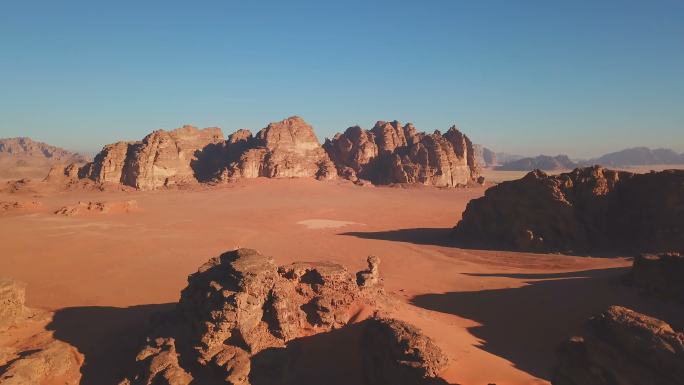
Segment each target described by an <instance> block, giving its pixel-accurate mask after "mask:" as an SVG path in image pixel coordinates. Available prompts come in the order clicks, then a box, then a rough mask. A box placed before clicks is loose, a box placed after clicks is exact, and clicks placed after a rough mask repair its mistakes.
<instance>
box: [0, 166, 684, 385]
mask: <svg viewBox="0 0 684 385" xmlns="http://www.w3.org/2000/svg"><path fill="white" fill-rule="evenodd" d="M484 191H485V188H484V187H471V188H434V187H408V188H398V187H374V186H370V185H366V186H357V185H354V184H352V183H350V182H348V181H340V180H333V181H316V180H313V179H306V178H298V179H297V178H291V179H288V178H284V179H268V178H256V179H243V180H240V181H238V182H235V183H231V184H223V185H217V186H208V185H199V186H194V187H190V188H173V189H162V190H153V191H136V190H132V189H130V190H125V189H122V190H120V191H96V190H74V191H57V190H52V189H50V188H49V185H44V184H40V183H35V184H33V185H32V187H31V188H27V189H24V190H22V191H21V192H15V193H12V194H10V193H7V192H5V193H2V194H1V195H0V201H3V200H5V201H10V200H11V201H25V202H30V201H37V202H40V204H39V205H36V206H31V207H28V208H25V209H21V210H13V211H8V212H6V213H5V214H3V215H2V216H1V217H0V234H2V241H3V245H2V252H1V254H2V258H0V272H2V275H3V276H8V277H12V278H14V279H17V280H19V281H22V282H25V283H26V284H27V305H28V306H29V307H32V308H37V309H43V310H47V311H50V312H54V313H52V314H53V315H51V316H49V317H47V318H46V319H44V320H39V321H37V322H32V323H28V324H26V325H23V326H21V327H17V328H12V329H10V330H8V331H7V332H5V333H4V334H3V335H2V336H0V346H4V347H7V346H10V347H14V348H15V349H16V348H17V347H16V346H15V345H16V344H23V345H22V346H21V349H19V350H30V345H31V343H32V338H27V336H31V335H35V337H33V339H44V338H46V337H45V336H46V333H44V332H42V331H47V335H49V336H51V337H50V338H54V339H57V340H61V341H64V342H67V343H69V344H71V345H72V346H74V347H75V348H76V349H77V351H78V353H77V354H78V355H79V360H81V361H82V362H83V365H82V367H81V374H82V379H81V384H115V383H117V381H118V380H120V379H121V377H122V376H123V375H124V372H123V371H124V370H125V366H126V362H128V361H129V360H130V357H131V356H134V355H135V352H136V351H137V349H138V347H139V345H140V341H141V339H142V338H144V326H145V325H146V324H147V323H148V322H149V319H150V317H152V316H153V314H154V313H156V312H158V311H160V310H163V309H167V308H169V307H170V306H173V304H174V303H175V302H176V301H178V298H179V292H180V290H181V289H182V288H183V287H184V286H185V285H186V279H187V276H188V274H190V273H192V272H195V271H196V270H197V268H198V266H200V265H201V264H202V263H204V262H206V261H207V260H208V259H209V258H210V257H214V256H217V255H219V254H221V253H223V252H225V251H228V250H232V249H235V248H238V247H248V248H253V249H257V250H259V251H260V252H261V253H264V254H267V255H271V256H273V257H274V258H275V260H276V263H277V264H279V265H282V264H285V263H289V262H292V261H309V260H311V261H331V262H337V263H340V264H342V265H344V266H345V267H347V268H348V269H349V270H351V271H357V270H359V269H362V268H364V267H365V265H366V258H367V257H368V256H369V255H375V256H377V257H379V258H380V259H381V265H380V272H381V277H382V279H383V280H384V286H385V290H386V291H387V293H388V295H389V296H390V297H391V298H393V299H394V300H395V305H394V306H393V308H392V313H393V314H392V316H393V317H396V318H398V319H400V320H405V321H408V322H410V323H412V324H414V325H416V326H418V327H419V328H420V329H421V330H422V331H423V332H424V333H425V334H426V335H428V336H429V337H431V338H432V339H433V340H434V341H435V342H436V343H437V345H438V346H439V347H440V348H442V349H443V350H444V352H445V353H446V354H447V355H448V356H449V358H450V361H449V364H448V367H447V368H446V370H445V371H444V373H443V374H442V377H443V378H444V379H445V380H447V381H448V382H450V383H452V384H490V383H496V384H499V385H505V384H510V385H517V384H521V385H522V384H547V383H549V381H550V379H551V371H552V369H553V367H554V365H555V363H556V357H555V351H556V349H557V348H558V346H559V344H560V343H561V342H563V341H564V340H566V339H567V338H569V337H570V336H573V335H576V334H578V333H580V332H581V330H582V325H583V324H584V322H585V321H586V319H587V318H588V317H590V316H592V315H594V314H596V313H599V312H601V311H603V310H605V309H606V308H607V307H608V306H609V305H615V304H619V305H625V306H628V307H630V308H632V309H635V310H639V311H643V312H646V313H648V314H652V315H662V314H667V319H668V320H671V322H672V324H673V325H678V327H681V325H684V316H683V315H682V311H681V308H680V307H678V306H676V305H675V304H672V303H669V302H663V301H659V300H655V299H653V298H651V297H648V296H646V295H644V294H643V293H641V292H640V291H639V290H638V289H635V288H632V287H629V286H626V285H624V284H622V280H623V279H624V276H625V274H626V273H627V272H628V270H629V267H630V266H631V259H630V258H628V256H624V255H605V254H604V255H593V256H592V255H578V256H572V255H562V254H534V253H522V252H511V251H498V250H480V249H465V248H460V247H458V245H456V244H454V243H453V242H452V241H450V238H449V233H450V231H451V228H452V227H453V226H454V225H455V224H456V223H457V222H458V221H459V219H460V217H461V213H462V212H463V210H464V209H465V207H466V204H467V203H468V202H469V201H470V200H471V199H473V198H477V197H480V196H482V195H483V194H484ZM79 201H80V202H96V201H97V202H114V203H117V202H119V203H120V202H130V201H135V204H134V205H133V206H132V207H128V206H125V207H124V206H122V207H123V208H122V207H117V206H116V205H114V208H113V209H111V210H109V211H108V212H97V211H93V212H89V211H88V210H84V211H81V212H76V213H72V215H63V214H56V213H55V212H57V211H59V209H60V208H62V207H65V206H73V205H75V204H77V203H78V202H79ZM677 320H678V321H677ZM677 322H678V323H677ZM34 342H35V343H38V342H40V341H34ZM13 344H14V345H13ZM333 354H334V353H333ZM334 359H335V360H339V362H338V364H339V366H341V367H344V365H345V362H346V361H345V360H346V358H345V357H344V356H343V355H342V354H341V355H340V356H339V357H335V358H334ZM59 381H60V379H55V384H58V383H60V382H59ZM340 381H342V380H340Z"/></svg>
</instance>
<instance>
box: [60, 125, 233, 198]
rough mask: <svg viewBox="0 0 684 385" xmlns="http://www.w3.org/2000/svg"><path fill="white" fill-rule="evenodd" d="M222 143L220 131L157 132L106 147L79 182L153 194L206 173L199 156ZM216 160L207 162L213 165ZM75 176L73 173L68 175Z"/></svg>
mask: <svg viewBox="0 0 684 385" xmlns="http://www.w3.org/2000/svg"><path fill="white" fill-rule="evenodd" d="M222 142H223V133H221V130H220V129H219V128H215V127H211V128H205V129H201V130H200V129H198V128H196V127H193V126H183V127H181V128H178V129H176V130H173V131H168V132H167V131H164V130H158V131H154V132H153V133H151V134H149V135H147V136H146V137H145V138H144V139H143V140H142V141H141V142H118V143H114V144H110V145H107V146H105V147H104V148H103V149H102V151H101V152H100V153H99V154H98V155H97V156H96V157H95V160H94V161H93V162H92V163H88V164H86V165H85V166H83V167H81V169H80V170H79V172H78V176H79V177H80V178H88V179H92V180H93V181H95V182H98V183H121V184H124V185H128V186H132V187H135V188H137V189H140V190H151V189H155V188H158V187H162V186H168V185H172V184H176V183H183V182H191V181H195V180H196V179H197V174H201V173H203V172H206V170H204V169H203V168H202V167H201V165H200V164H199V163H202V162H198V156H199V155H200V154H201V153H202V152H203V151H206V152H207V153H211V152H212V151H211V148H212V146H219V145H220V144H221V143H222ZM211 161H213V160H204V162H207V163H210V162H211ZM67 173H68V174H70V175H73V171H69V172H67V171H66V170H65V174H67Z"/></svg>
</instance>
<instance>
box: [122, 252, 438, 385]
mask: <svg viewBox="0 0 684 385" xmlns="http://www.w3.org/2000/svg"><path fill="white" fill-rule="evenodd" d="M378 262H379V261H378ZM375 266H377V265H375ZM377 293H378V291H377V290H370V289H367V288H364V287H359V286H358V285H357V283H356V279H355V277H354V276H353V275H352V274H351V273H349V272H348V271H347V270H346V269H345V268H343V267H342V266H340V265H337V264H332V263H320V262H318V263H312V262H297V263H293V264H290V265H285V266H280V267H278V266H276V265H275V263H274V261H273V258H272V257H269V256H265V255H262V254H259V253H258V252H256V251H254V250H250V249H239V250H235V251H231V252H227V253H225V254H223V255H221V256H219V257H216V258H213V259H211V260H210V261H209V262H207V263H206V264H204V265H203V266H202V267H200V269H199V271H198V272H197V273H195V274H192V275H190V277H189V278H188V286H187V287H186V288H185V289H183V291H182V292H181V299H180V301H179V303H178V309H177V312H176V313H175V318H173V320H172V321H171V322H168V323H165V324H162V325H160V326H158V327H157V330H156V331H155V332H154V333H153V335H152V336H151V337H150V338H149V339H148V343H147V345H146V346H145V347H144V348H143V349H142V350H141V352H140V353H139V354H138V357H137V361H138V372H137V373H136V374H134V375H132V376H131V377H130V378H128V379H127V380H125V381H124V382H122V384H174V385H186V384H189V383H191V382H192V381H197V382H198V383H202V384H276V383H277V384H302V383H310V382H308V381H309V380H306V379H304V378H303V377H301V375H302V373H309V374H304V375H305V376H310V373H311V371H312V370H317V368H312V367H308V368H305V369H306V370H303V371H302V370H301V369H302V368H301V367H299V366H301V365H302V364H298V357H300V355H302V354H305V351H306V350H307V349H308V348H307V349H304V348H303V346H308V345H307V344H308V339H309V338H314V336H320V335H324V334H326V333H332V331H334V330H335V331H336V330H340V331H342V332H344V330H347V328H351V329H350V330H352V331H351V332H350V334H349V337H346V334H344V333H343V334H338V336H341V337H342V338H341V339H339V340H335V341H341V344H346V343H352V344H361V343H362V340H360V339H359V338H361V336H366V335H368V337H363V341H365V342H363V343H365V344H367V345H368V346H369V347H370V348H371V350H370V351H369V352H368V354H373V355H374V356H373V357H369V359H376V358H377V359H380V360H382V363H383V366H382V367H377V368H375V367H373V368H372V369H368V370H379V371H383V372H382V373H378V374H377V376H376V377H377V378H380V379H382V378H392V377H391V376H392V374H391V373H389V372H388V373H385V372H384V371H394V370H403V371H405V372H406V373H407V375H410V376H413V377H411V378H417V379H429V378H433V377H435V376H436V375H437V372H438V371H439V370H440V369H442V368H443V366H444V365H445V364H446V357H445V356H444V355H443V354H442V353H441V351H439V349H438V348H436V347H435V346H434V344H433V343H432V342H431V341H430V340H429V339H428V338H427V337H425V336H423V335H422V334H421V333H420V332H419V331H418V330H417V329H415V328H412V327H410V326H408V325H405V324H403V323H400V322H399V321H390V320H378V321H373V322H374V323H373V322H370V321H367V322H365V323H359V324H354V325H357V326H354V327H352V326H351V325H352V321H353V320H354V319H355V318H356V317H357V316H358V314H359V312H360V309H363V308H364V307H368V306H374V305H375V304H376V303H377V302H376V301H377V299H378V298H376V297H375V295H376V294H377ZM367 325H368V326H367ZM370 325H372V326H370ZM359 327H360V328H363V331H364V333H358V332H354V331H353V330H357V329H356V328H359ZM357 331H358V330H357ZM335 333H338V332H335ZM376 334H378V335H377V336H376ZM373 338H375V339H373ZM312 346H316V343H313V345H312ZM388 346H389V347H393V348H392V349H391V350H390V351H386V349H387V347H388ZM333 348H335V347H333V346H329V349H333ZM302 349H304V350H302ZM329 349H328V350H329ZM354 351H355V352H357V355H356V356H355V357H357V358H358V360H359V361H360V362H361V361H362V360H361V355H360V354H361V352H363V354H366V353H365V350H354ZM332 364H333V365H334V364H335V363H332ZM254 365H256V366H257V367H258V368H259V369H258V370H255V371H252V368H253V366H254ZM298 365H299V366H298ZM357 374H359V375H360V374H361V373H357ZM323 377H325V375H323ZM318 379H319V381H324V382H326V383H336V381H337V380H336V379H335V378H333V377H331V378H330V379H329V381H327V380H326V379H325V378H318ZM362 381H363V380H362ZM358 383H363V382H358ZM367 383H368V384H380V383H381V382H377V381H371V382H367ZM399 383H407V384H408V383H413V384H415V383H419V382H399Z"/></svg>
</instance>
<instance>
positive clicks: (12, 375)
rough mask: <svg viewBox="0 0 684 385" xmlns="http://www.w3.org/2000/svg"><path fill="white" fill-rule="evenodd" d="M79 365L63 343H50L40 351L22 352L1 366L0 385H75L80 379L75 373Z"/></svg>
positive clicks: (67, 346)
mask: <svg viewBox="0 0 684 385" xmlns="http://www.w3.org/2000/svg"><path fill="white" fill-rule="evenodd" d="M0 364H1V363H0ZM80 365H81V362H80V360H79V358H78V356H77V354H76V352H75V351H74V349H73V347H71V346H70V345H69V344H67V343H64V342H62V341H56V340H53V341H50V342H49V343H47V344H46V345H45V346H42V347H41V348H40V349H32V350H29V351H25V352H21V353H20V354H17V356H16V357H15V358H13V359H10V360H9V361H8V363H7V364H6V365H2V367H3V370H2V373H0V384H2V385H29V384H31V385H33V384H55V383H59V384H64V385H78V384H79V383H80V378H81V376H80V373H79V372H78V369H79V367H80ZM57 381H58V382H57Z"/></svg>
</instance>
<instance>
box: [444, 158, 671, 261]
mask: <svg viewBox="0 0 684 385" xmlns="http://www.w3.org/2000/svg"><path fill="white" fill-rule="evenodd" d="M683 217H684V170H666V171H662V172H652V173H648V174H633V173H629V172H620V171H612V170H608V169H604V168H601V167H598V166H595V167H588V168H583V169H576V170H574V171H572V172H570V173H565V174H560V175H557V176H549V175H547V174H545V173H543V172H542V171H538V170H537V171H533V172H530V173H529V174H527V175H526V176H525V177H523V178H522V179H519V180H516V181H511V182H504V183H501V184H499V185H497V186H494V187H491V188H489V189H488V190H487V191H486V192H485V196H484V197H481V198H478V199H474V200H472V201H471V202H470V203H468V206H467V207H466V210H465V211H464V212H463V216H462V219H461V221H460V222H459V223H458V225H457V226H456V228H455V236H456V237H457V238H458V240H459V241H460V242H462V243H464V244H466V245H473V246H480V247H490V248H506V249H516V250H539V251H561V252H593V251H630V252H631V251H636V252H660V251H682V250H684V237H682V236H681V234H684V221H682V220H681V218H683Z"/></svg>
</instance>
